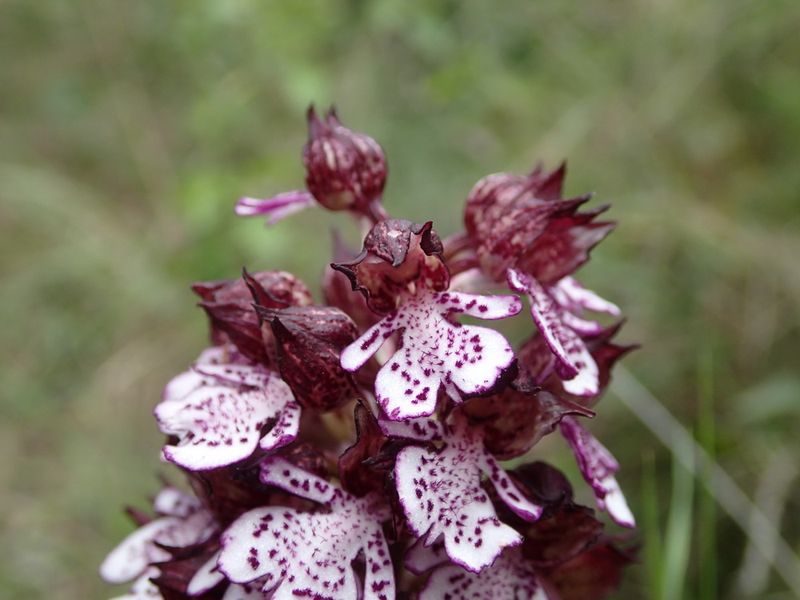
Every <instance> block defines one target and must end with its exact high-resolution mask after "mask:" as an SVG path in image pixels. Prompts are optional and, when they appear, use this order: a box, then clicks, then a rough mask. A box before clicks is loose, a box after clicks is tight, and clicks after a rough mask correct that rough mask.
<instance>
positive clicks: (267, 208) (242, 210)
mask: <svg viewBox="0 0 800 600" xmlns="http://www.w3.org/2000/svg"><path fill="white" fill-rule="evenodd" d="M314 204H316V201H315V200H314V196H312V195H311V194H310V193H309V192H307V191H306V190H292V191H291V192H284V193H282V194H278V195H277V196H273V197H272V198H265V199H259V198H249V197H244V198H240V199H239V201H238V202H237V203H236V208H235V211H236V214H237V215H239V216H240V217H253V216H257V215H268V219H267V224H268V225H274V224H275V223H277V222H278V221H280V220H281V219H284V218H286V217H288V216H289V215H292V214H294V213H296V212H300V211H301V210H304V209H306V208H308V207H310V206H313V205H314Z"/></svg>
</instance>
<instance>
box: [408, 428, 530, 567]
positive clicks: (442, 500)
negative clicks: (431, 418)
mask: <svg viewBox="0 0 800 600" xmlns="http://www.w3.org/2000/svg"><path fill="white" fill-rule="evenodd" d="M482 473H485V474H486V475H488V476H489V478H490V479H491V481H492V483H493V484H494V486H495V488H496V490H497V492H498V494H499V495H500V497H501V498H502V499H503V501H505V502H506V503H507V504H508V506H509V508H511V509H512V510H513V511H514V512H516V513H517V514H518V515H519V516H520V517H522V518H524V519H527V520H529V521H533V520H536V519H537V518H538V517H539V516H540V514H541V508H540V507H538V506H536V505H535V504H533V503H532V502H530V501H529V500H527V499H526V498H525V497H524V495H523V494H522V493H521V492H520V490H519V489H518V488H517V486H516V485H515V484H514V482H513V481H511V479H510V478H509V477H508V475H506V473H505V472H504V471H502V469H500V467H499V465H497V463H496V462H495V461H494V459H493V458H492V457H491V456H490V455H489V454H488V453H487V452H486V450H485V448H484V447H483V443H482V440H481V438H480V435H479V434H478V433H476V432H475V430H469V429H468V428H467V426H466V423H465V422H463V421H461V420H460V419H459V420H457V421H456V422H455V424H454V426H453V427H452V428H448V431H446V432H445V435H444V445H443V446H442V448H441V449H440V450H438V451H436V450H434V449H431V448H422V447H418V446H409V447H407V448H404V449H403V450H402V451H401V452H400V453H399V454H398V456H397V462H396V464H395V481H396V482H397V491H398V494H399V497H400V501H401V503H402V505H403V509H404V511H405V514H406V517H407V519H408V523H409V525H410V526H411V529H412V530H413V531H414V533H416V535H418V536H422V535H425V536H426V543H427V544H428V545H430V544H433V543H435V542H436V541H437V540H438V539H439V538H440V537H443V538H444V545H445V551H446V552H447V554H448V556H449V557H450V558H451V560H452V561H453V562H455V563H456V564H459V565H461V566H463V567H464V568H466V569H468V570H470V571H475V572H477V571H480V570H481V569H483V568H484V567H486V566H488V565H490V564H491V563H492V562H493V561H494V560H495V558H497V556H498V554H500V552H501V551H502V549H503V548H505V547H506V546H516V545H517V544H519V543H521V541H522V538H521V536H520V535H519V534H518V533H517V532H516V531H515V530H514V529H512V528H511V527H509V526H508V525H505V524H504V523H501V522H500V520H499V519H498V518H497V514H496V513H495V510H494V507H493V506H492V503H491V501H490V500H489V496H488V495H487V493H486V492H485V491H484V489H483V488H482V487H481V474H482Z"/></svg>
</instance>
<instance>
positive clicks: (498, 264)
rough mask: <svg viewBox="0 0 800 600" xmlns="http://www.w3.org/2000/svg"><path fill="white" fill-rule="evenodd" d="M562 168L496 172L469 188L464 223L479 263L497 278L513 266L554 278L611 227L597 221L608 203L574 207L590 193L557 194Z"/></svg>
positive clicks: (567, 271) (570, 270)
mask: <svg viewBox="0 0 800 600" xmlns="http://www.w3.org/2000/svg"><path fill="white" fill-rule="evenodd" d="M565 172H566V169H565V166H564V165H561V167H559V168H558V169H556V170H554V171H551V172H545V171H543V170H542V169H541V168H539V167H537V168H536V169H534V171H533V172H532V173H531V174H529V175H523V176H520V175H513V174H511V173H495V174H493V175H489V176H487V177H484V178H483V179H481V180H480V181H479V182H478V183H476V184H475V186H474V187H473V188H472V190H471V191H470V193H469V196H468V197H467V204H466V208H465V211H464V224H465V227H466V231H467V234H468V236H469V238H470V239H471V240H472V242H473V244H474V249H475V253H476V255H477V259H478V262H479V264H480V265H481V267H482V269H483V270H484V272H486V273H487V274H488V275H489V276H490V277H492V278H493V279H494V280H495V281H502V280H503V279H504V278H505V276H506V270H508V269H509V268H516V269H519V270H521V271H523V272H525V273H527V274H528V275H531V276H533V277H536V278H537V279H538V280H539V281H540V282H542V283H545V284H551V283H555V282H556V281H557V280H558V279H561V278H562V277H565V276H567V275H570V274H571V273H573V272H574V271H575V270H576V269H577V268H578V267H580V266H581V265H582V264H583V263H584V262H586V260H588V258H589V252H590V250H591V249H592V248H593V247H594V246H595V245H597V244H598V243H599V242H600V241H601V240H602V239H603V238H604V237H605V236H606V235H608V233H610V232H611V230H612V229H613V227H614V224H613V223H611V222H595V219H596V217H597V216H598V215H600V214H602V212H604V210H605V209H606V208H607V207H602V208H600V209H596V210H593V211H588V212H584V213H580V212H577V210H578V208H579V207H580V206H581V205H582V204H584V203H585V202H587V201H588V200H589V198H590V197H591V196H590V195H584V196H579V197H577V198H572V199H563V198H562V197H561V192H562V187H563V180H564V174H565Z"/></svg>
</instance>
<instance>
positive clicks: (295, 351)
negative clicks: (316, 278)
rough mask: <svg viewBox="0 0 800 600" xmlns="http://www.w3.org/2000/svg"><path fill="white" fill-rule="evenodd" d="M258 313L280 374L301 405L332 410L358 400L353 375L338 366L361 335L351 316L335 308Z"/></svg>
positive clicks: (262, 311) (263, 308) (321, 307)
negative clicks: (269, 332) (270, 337)
mask: <svg viewBox="0 0 800 600" xmlns="http://www.w3.org/2000/svg"><path fill="white" fill-rule="evenodd" d="M255 309H256V312H257V313H258V315H259V317H260V318H261V320H262V323H264V324H266V325H267V326H269V327H270V328H271V329H272V335H273V338H274V340H275V347H276V359H277V360H276V362H277V369H278V371H279V372H280V374H281V378H282V379H283V380H284V381H285V382H286V383H287V384H288V385H289V387H290V388H291V390H292V392H293V393H294V396H295V398H296V399H297V402H298V403H299V404H300V405H301V406H303V407H304V408H311V409H316V410H331V409H333V408H336V407H338V406H341V405H342V404H344V403H345V402H348V401H350V400H352V399H353V398H354V397H355V396H356V387H355V383H354V382H353V379H352V376H351V374H350V373H349V372H348V371H345V370H344V369H343V368H342V366H341V364H340V363H339V355H340V354H341V351H342V349H344V348H345V347H346V346H348V345H349V344H351V343H352V342H353V341H354V340H355V339H356V337H357V336H358V330H357V329H356V325H355V323H353V321H352V319H350V317H348V316H347V315H346V314H345V313H343V312H342V311H341V310H339V309H338V308H333V307H331V306H303V307H289V308H285V309H271V308H267V307H262V306H259V305H256V307H255Z"/></svg>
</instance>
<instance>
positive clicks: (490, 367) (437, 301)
mask: <svg viewBox="0 0 800 600" xmlns="http://www.w3.org/2000/svg"><path fill="white" fill-rule="evenodd" d="M521 309H522V305H521V303H520V301H519V299H518V298H517V297H516V296H479V295H475V294H464V293H460V292H432V291H428V290H422V291H420V292H419V293H418V294H417V295H415V296H410V297H408V298H407V300H406V302H405V303H403V304H401V305H400V306H399V307H398V308H397V309H396V310H394V311H393V312H391V313H389V314H388V315H387V316H386V317H384V318H383V319H382V320H381V321H379V322H378V323H376V324H375V325H373V326H372V327H370V328H369V329H368V330H367V331H366V332H364V334H363V335H362V336H361V337H360V338H359V339H357V340H356V341H355V342H353V343H352V344H351V345H350V346H348V347H347V348H345V350H344V351H343V352H342V356H341V361H342V366H343V367H344V368H345V369H346V370H348V371H355V370H357V369H358V368H360V367H361V366H362V365H363V364H364V363H365V362H367V360H369V358H370V357H371V356H372V355H373V354H375V352H377V351H378V349H379V348H380V347H381V346H382V345H383V344H384V342H386V340H387V339H388V338H389V337H391V335H392V334H393V333H394V332H396V331H402V333H401V334H400V337H401V340H402V346H401V348H400V349H399V350H397V352H395V353H394V355H393V356H392V357H391V358H390V359H389V360H388V361H387V362H386V364H384V365H383V367H382V368H381V370H380V371H379V372H378V376H377V378H376V379H375V396H376V398H377V400H378V403H379V404H380V405H381V407H382V408H383V410H384V412H385V413H386V414H387V415H388V416H389V418H390V419H393V420H402V419H410V418H413V417H418V416H426V415H430V414H432V413H433V412H434V410H435V409H436V401H437V397H438V392H439V388H441V387H443V388H444V389H445V391H446V392H447V394H448V395H449V396H450V398H451V399H452V400H453V401H454V402H461V401H462V395H475V394H484V393H487V392H490V391H491V390H492V388H493V387H494V386H495V385H496V384H497V382H498V380H499V379H500V377H501V375H502V374H503V373H504V372H505V371H506V369H508V368H509V367H510V366H511V364H512V363H513V361H514V351H513V349H512V348H511V346H510V344H509V343H508V341H506V339H505V338H504V337H503V336H502V335H501V334H500V333H498V332H496V331H494V330H493V329H488V328H486V327H478V326H474V325H461V324H459V323H455V322H453V321H452V320H451V318H452V315H453V314H455V313H462V314H465V315H469V316H472V317H478V318H481V319H504V318H506V317H511V316H513V315H515V314H517V313H518V312H519V311H520V310H521Z"/></svg>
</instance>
